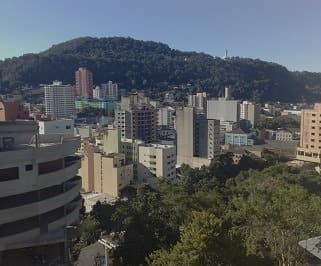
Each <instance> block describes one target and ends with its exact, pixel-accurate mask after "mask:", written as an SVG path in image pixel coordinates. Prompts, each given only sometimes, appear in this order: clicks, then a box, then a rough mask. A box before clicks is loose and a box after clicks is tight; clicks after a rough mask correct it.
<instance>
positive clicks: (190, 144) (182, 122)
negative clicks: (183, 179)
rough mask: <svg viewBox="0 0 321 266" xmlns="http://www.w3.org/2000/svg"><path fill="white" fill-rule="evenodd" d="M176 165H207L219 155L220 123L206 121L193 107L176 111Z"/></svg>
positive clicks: (213, 120) (210, 120)
mask: <svg viewBox="0 0 321 266" xmlns="http://www.w3.org/2000/svg"><path fill="white" fill-rule="evenodd" d="M175 126H176V132H177V163H178V164H179V165H181V164H183V163H184V164H189V165H190V166H191V167H201V166H202V165H209V164H210V163H211V161H212V159H213V158H214V157H215V156H217V155H219V154H220V122H219V121H218V120H215V119H206V116H205V114H199V113H197V111H196V110H195V108H194V107H184V108H182V109H177V110H176V119H175Z"/></svg>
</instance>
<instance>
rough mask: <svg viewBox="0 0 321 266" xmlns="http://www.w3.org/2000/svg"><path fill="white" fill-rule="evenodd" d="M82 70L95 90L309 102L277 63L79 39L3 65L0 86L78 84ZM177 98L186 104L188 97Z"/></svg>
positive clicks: (140, 43)
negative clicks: (228, 92)
mask: <svg viewBox="0 0 321 266" xmlns="http://www.w3.org/2000/svg"><path fill="white" fill-rule="evenodd" d="M80 66H85V67H87V68H89V69H90V70H91V71H92V72H93V73H94V79H95V83H96V84H100V83H102V82H105V81H107V80H115V81H117V82H119V83H120V84H121V86H122V87H123V88H125V89H131V88H136V89H137V88H138V89H140V88H141V89H146V90H147V92H151V93H152V94H153V95H156V97H158V96H159V93H160V92H161V91H164V90H168V86H170V87H173V86H176V85H179V84H187V83H190V84H192V86H193V88H194V89H193V90H198V91H201V90H202V91H203V90H205V91H207V92H211V93H212V94H213V95H221V94H222V92H223V89H224V87H225V86H231V87H232V88H233V96H234V97H235V98H238V99H255V100H258V101H266V100H281V101H294V100H300V99H301V97H303V96H304V97H308V96H309V93H308V90H306V88H305V87H306V86H305V85H306V84H305V83H304V82H301V80H305V79H303V77H302V75H303V74H302V75H297V74H295V75H294V74H293V73H291V72H289V71H288V70H287V69H286V68H285V67H283V66H280V65H278V64H275V63H269V62H264V61H260V60H257V59H255V60H253V59H248V58H238V57H234V58H229V59H227V60H223V59H221V58H218V57H215V58H213V57H212V56H210V55H207V54H204V53H196V52H182V51H179V50H175V49H171V48H170V47H168V46H167V45H165V44H162V43H156V42H151V41H148V42H144V41H139V40H134V39H132V38H121V37H113V38H91V37H84V38H78V39H74V40H70V41H67V42H64V43H61V44H58V45H54V46H53V47H51V48H50V49H48V50H47V51H45V52H42V53H40V54H26V55H23V56H21V57H14V58H12V59H6V60H4V61H0V83H1V84H2V87H3V88H5V87H10V88H14V87H16V86H21V85H25V84H29V85H38V84H41V83H50V82H52V81H53V80H57V79H58V80H62V81H63V82H66V83H74V72H75V70H76V69H77V68H78V67H80ZM305 81H306V82H308V83H309V84H310V82H309V80H305ZM307 88H309V87H307ZM174 93H175V95H176V97H177V99H180V100H183V99H184V98H183V95H185V93H186V91H184V94H182V93H181V91H179V90H175V91H174ZM314 99H315V98H314Z"/></svg>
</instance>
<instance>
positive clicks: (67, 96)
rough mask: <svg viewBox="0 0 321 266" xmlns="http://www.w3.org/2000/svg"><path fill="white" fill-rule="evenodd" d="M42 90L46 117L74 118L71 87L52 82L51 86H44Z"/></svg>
mask: <svg viewBox="0 0 321 266" xmlns="http://www.w3.org/2000/svg"><path fill="white" fill-rule="evenodd" d="M44 89H45V107H46V115H50V116H51V117H52V118H73V117H75V115H76V111H75V89H74V87H73V86H71V85H63V84H62V82H61V81H54V82H53V83H52V84H51V85H46V86H45V87H44Z"/></svg>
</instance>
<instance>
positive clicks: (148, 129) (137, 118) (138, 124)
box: [115, 93, 157, 143]
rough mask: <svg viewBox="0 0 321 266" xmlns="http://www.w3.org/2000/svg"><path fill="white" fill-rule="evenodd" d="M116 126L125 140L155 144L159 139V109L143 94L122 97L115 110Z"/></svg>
mask: <svg viewBox="0 0 321 266" xmlns="http://www.w3.org/2000/svg"><path fill="white" fill-rule="evenodd" d="M115 126H116V127H117V128H119V129H121V132H122V137H124V138H129V139H139V140H142V141H144V142H146V143H149V142H153V141H155V140H156V138H157V109H155V108H154V107H153V106H151V105H150V103H149V99H148V98H147V97H145V96H143V95H141V94H137V93H136V94H131V95H130V96H128V97H124V96H122V99H121V102H120V104H119V105H118V106H117V109H116V110H115Z"/></svg>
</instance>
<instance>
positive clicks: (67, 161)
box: [0, 122, 81, 251]
mask: <svg viewBox="0 0 321 266" xmlns="http://www.w3.org/2000/svg"><path fill="white" fill-rule="evenodd" d="M36 132H37V124H36V123H32V122H23V123H22V122H21V123H20V122H16V123H0V143H1V145H0V183H1V186H0V206H1V207H0V227H1V230H0V251H4V250H9V249H18V248H26V247H32V246H42V245H48V244H52V243H59V242H63V241H64V228H65V227H66V226H67V225H70V224H73V223H75V222H77V220H78V217H79V210H80V208H81V198H80V196H79V189H80V186H81V180H80V177H79V176H77V171H78V169H79V167H80V160H79V157H78V156H75V155H74V154H75V152H76V151H77V150H78V148H79V146H80V140H79V138H74V137H70V138H63V139H61V138H56V137H54V136H52V137H50V138H48V141H46V140H45V138H44V137H42V138H37V137H36V135H37V134H36ZM49 139H50V141H49ZM30 143H31V144H30Z"/></svg>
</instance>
